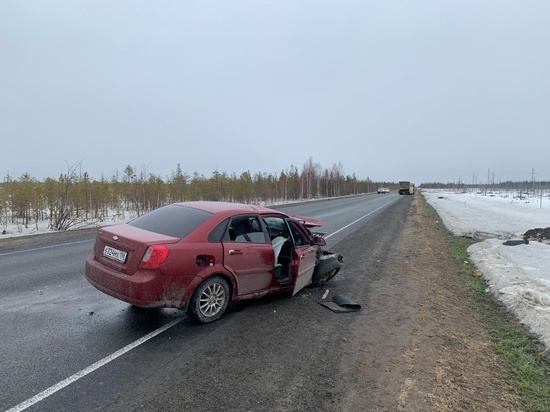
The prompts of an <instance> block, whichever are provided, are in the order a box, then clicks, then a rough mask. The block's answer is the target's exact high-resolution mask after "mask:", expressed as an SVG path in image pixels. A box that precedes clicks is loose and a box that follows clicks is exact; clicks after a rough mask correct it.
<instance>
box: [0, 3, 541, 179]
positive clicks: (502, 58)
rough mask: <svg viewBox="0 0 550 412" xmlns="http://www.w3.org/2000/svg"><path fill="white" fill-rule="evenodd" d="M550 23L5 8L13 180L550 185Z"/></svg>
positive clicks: (489, 6) (413, 15)
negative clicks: (133, 174)
mask: <svg viewBox="0 0 550 412" xmlns="http://www.w3.org/2000/svg"><path fill="white" fill-rule="evenodd" d="M549 21H550V1H548V0H540V1H517V0H514V1H506V0H494V1H489V0H461V1H441V0H434V1H415V0H407V1H404V0H401V1H386V0H384V1H382V0H373V1H367V0H360V1H342V0H335V1H321V0H309V1H305V0H304V1H299V0H292V1H290V0H289V1H257V0H256V1H238V0H235V1H228V0H222V1H214V0H212V1H199V0H196V1H184V0H174V1H162V0H159V1H136V0H131V1H130V0H128V1H116V0H115V1H112V0H109V1H107V0H105V1H103V0H100V1H98V0H93V1H75V0H66V1H60V0H52V1H43V0H37V1H22V0H13V1H10V0H2V1H0V56H1V57H0V58H1V64H0V140H1V143H0V153H1V157H0V168H1V170H0V171H1V173H2V176H6V175H7V174H8V173H9V174H10V175H11V176H12V177H14V178H18V177H20V176H21V175H22V174H23V173H25V172H28V173H30V174H31V175H32V176H34V177H36V178H37V179H39V180H42V179H44V178H46V177H58V176H59V174H60V173H66V172H67V170H68V167H69V166H72V165H75V164H78V163H79V162H81V163H80V165H81V167H80V169H81V170H82V171H87V172H88V173H89V174H90V175H91V176H92V177H94V178H100V177H101V175H102V174H103V175H104V176H106V177H108V178H109V177H110V176H111V175H113V174H114V173H115V172H116V171H119V172H122V171H123V170H124V168H125V167H126V165H131V166H133V167H134V168H136V169H138V170H147V171H148V172H150V173H153V174H156V175H160V176H161V177H163V178H164V177H167V176H169V175H170V174H171V173H172V172H173V171H174V170H175V169H176V167H177V164H178V163H179V164H181V167H182V169H183V171H184V172H186V173H188V174H193V172H198V173H199V174H204V175H205V176H206V177H210V176H211V175H212V172H214V171H215V170H218V171H220V172H227V173H228V174H232V173H233V172H234V173H236V174H237V176H238V175H240V174H241V173H242V172H243V171H247V170H249V171H250V172H251V173H257V172H266V173H275V174H279V173H280V172H281V171H282V170H286V169H288V168H290V166H291V165H295V166H297V167H298V168H299V169H300V170H301V168H302V166H303V165H304V163H305V162H306V161H307V160H308V158H309V157H311V158H312V159H313V161H314V162H316V163H320V165H321V167H322V168H323V169H324V168H329V169H330V168H332V166H333V165H334V164H338V163H341V164H342V166H343V169H344V172H345V173H346V174H349V175H351V174H355V175H356V176H357V177H358V178H359V179H366V178H367V177H369V178H370V179H372V180H375V181H397V180H404V179H409V180H412V181H414V182H416V183H422V182H433V181H439V182H456V181H458V180H459V179H461V180H462V181H463V182H466V183H471V182H472V181H473V180H474V179H476V180H477V182H478V183H482V182H486V181H487V178H488V175H490V177H491V179H492V178H493V176H494V179H495V181H499V180H502V181H504V180H531V177H532V174H531V172H532V170H533V169H534V171H535V175H534V177H535V180H550V161H549V154H550V133H549V131H550V52H549V51H550V24H549ZM474 176H475V177H474Z"/></svg>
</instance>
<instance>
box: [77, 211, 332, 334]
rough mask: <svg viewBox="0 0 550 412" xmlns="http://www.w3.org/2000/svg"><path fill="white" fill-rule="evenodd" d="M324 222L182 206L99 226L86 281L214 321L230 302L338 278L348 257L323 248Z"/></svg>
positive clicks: (133, 299)
mask: <svg viewBox="0 0 550 412" xmlns="http://www.w3.org/2000/svg"><path fill="white" fill-rule="evenodd" d="M321 225H322V222H320V221H318V220H315V219H312V218H307V217H300V216H293V217H292V216H289V215H286V214H284V213H281V212H279V211H275V210H272V209H269V208H265V207H260V206H254V205H244V204H237V203H226V202H183V203H176V204H173V205H169V206H165V207H162V208H159V209H157V210H154V211H152V212H150V213H148V214H145V215H143V216H141V217H139V218H137V219H135V220H134V221H132V222H129V223H127V224H122V225H115V226H110V227H107V228H102V229H99V230H98V232H97V236H96V241H95V245H94V250H93V253H92V254H90V255H89V256H88V258H87V259H86V264H85V273H86V278H87V279H88V281H89V282H90V283H91V284H92V285H93V286H95V287H96V288H97V289H99V290H101V291H103V292H105V293H107V294H109V295H111V296H113V297H115V298H118V299H120V300H122V301H125V302H128V303H130V304H133V305H136V306H140V307H149V308H150V307H175V308H181V309H187V310H188V312H189V314H190V316H191V317H192V318H193V319H194V320H196V321H198V322H201V323H208V322H212V321H214V320H216V319H218V318H219V317H220V316H221V315H222V314H223V312H224V311H225V309H226V307H227V304H228V302H229V301H232V300H241V299H249V298H256V297H260V296H264V295H267V294H269V293H275V292H292V293H293V294H296V293H297V292H298V291H299V290H300V289H302V288H303V287H305V286H308V285H311V284H313V285H320V284H322V283H325V282H327V281H328V280H329V279H330V278H332V277H333V276H334V275H335V274H336V273H337V272H338V271H339V269H340V263H341V261H342V257H341V256H340V255H337V254H333V253H331V252H326V251H324V250H322V249H321V247H322V246H324V245H325V244H326V242H325V240H324V238H323V236H322V234H318V233H312V232H311V231H310V228H312V227H317V226H321ZM327 262H328V263H327Z"/></svg>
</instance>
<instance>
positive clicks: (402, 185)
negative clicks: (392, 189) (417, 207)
mask: <svg viewBox="0 0 550 412" xmlns="http://www.w3.org/2000/svg"><path fill="white" fill-rule="evenodd" d="M397 191H398V192H399V194H400V195H412V194H413V193H414V185H413V184H412V183H411V182H409V181H407V180H402V181H400V182H399V183H398V184H397Z"/></svg>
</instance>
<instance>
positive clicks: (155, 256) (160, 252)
mask: <svg viewBox="0 0 550 412" xmlns="http://www.w3.org/2000/svg"><path fill="white" fill-rule="evenodd" d="M167 258H168V248H167V247H166V246H159V245H157V246H149V247H148V248H147V250H146V251H145V255H143V259H142V260H141V261H142V263H143V266H142V267H143V269H158V268H159V267H161V266H162V264H163V263H164V262H166V259H167Z"/></svg>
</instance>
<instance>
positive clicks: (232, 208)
mask: <svg viewBox="0 0 550 412" xmlns="http://www.w3.org/2000/svg"><path fill="white" fill-rule="evenodd" d="M176 205H180V206H187V207H192V208H195V209H200V210H204V211H206V212H210V213H214V214H217V213H222V212H235V213H270V212H272V213H278V214H281V215H284V213H282V212H279V211H276V210H273V209H269V208H267V207H263V206H258V205H249V204H243V203H232V202H216V201H206V200H203V201H192V202H180V203H176Z"/></svg>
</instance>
